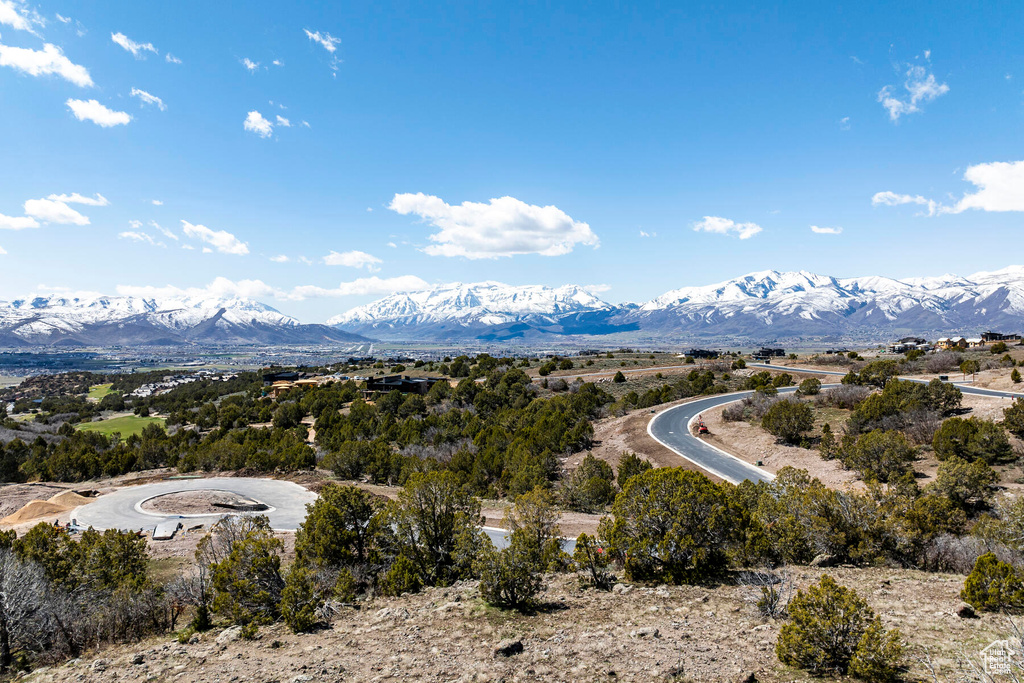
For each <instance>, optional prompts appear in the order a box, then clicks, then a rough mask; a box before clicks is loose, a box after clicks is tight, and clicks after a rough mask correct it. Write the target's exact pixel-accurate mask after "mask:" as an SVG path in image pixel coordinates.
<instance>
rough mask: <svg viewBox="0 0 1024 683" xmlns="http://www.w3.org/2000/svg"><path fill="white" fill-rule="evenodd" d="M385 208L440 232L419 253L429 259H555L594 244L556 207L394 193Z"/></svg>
mask: <svg viewBox="0 0 1024 683" xmlns="http://www.w3.org/2000/svg"><path fill="white" fill-rule="evenodd" d="M388 208H389V209H391V210H392V211H395V212H397V213H399V214H401V215H403V216H406V215H409V214H415V215H417V216H419V217H420V218H422V219H424V220H425V221H428V222H429V223H430V224H431V225H433V226H434V227H436V228H439V229H440V230H439V231H438V232H436V233H434V234H432V235H430V240H431V241H432V242H436V243H437V244H432V245H430V246H427V247H424V248H423V250H422V251H423V252H425V253H427V254H430V255H432V256H465V257H466V258H469V259H483V258H500V257H503V256H513V255H516V254H540V255H541V256H560V255H562V254H568V253H569V252H571V251H572V250H573V248H574V247H575V246H576V245H577V244H586V245H590V246H593V247H595V248H596V247H597V246H598V245H599V241H598V238H597V235H595V234H594V233H593V231H591V229H590V226H589V225H587V224H586V223H583V222H580V221H575V220H573V219H572V217H570V216H569V215H568V214H566V213H565V212H564V211H562V210H561V209H559V208H558V207H556V206H535V205H532V204H527V203H525V202H522V201H520V200H518V199H516V198H514V197H501V198H498V199H491V200H490V203H488V204H484V203H482V202H463V203H462V204H459V205H457V206H452V205H450V204H447V203H445V202H444V200H442V199H441V198H440V197H434V196H431V195H426V194H423V193H422V192H418V193H416V194H396V195H395V197H394V199H392V200H391V203H390V204H389V205H388Z"/></svg>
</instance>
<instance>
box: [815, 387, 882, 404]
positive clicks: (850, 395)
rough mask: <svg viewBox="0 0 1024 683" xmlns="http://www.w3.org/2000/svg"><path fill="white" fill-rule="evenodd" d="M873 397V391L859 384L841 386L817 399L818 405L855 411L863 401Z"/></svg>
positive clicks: (819, 395)
mask: <svg viewBox="0 0 1024 683" xmlns="http://www.w3.org/2000/svg"><path fill="white" fill-rule="evenodd" d="M870 395H871V389H869V388H867V387H862V386H860V385H859V384H841V385H839V386H838V387H832V388H831V389H827V390H825V391H823V392H821V393H820V394H818V397H817V398H816V399H815V400H816V401H817V403H818V405H824V406H833V407H836V408H845V409H846V410H853V409H854V408H856V407H857V405H858V404H860V402H861V401H863V400H864V399H866V398H867V397H868V396H870Z"/></svg>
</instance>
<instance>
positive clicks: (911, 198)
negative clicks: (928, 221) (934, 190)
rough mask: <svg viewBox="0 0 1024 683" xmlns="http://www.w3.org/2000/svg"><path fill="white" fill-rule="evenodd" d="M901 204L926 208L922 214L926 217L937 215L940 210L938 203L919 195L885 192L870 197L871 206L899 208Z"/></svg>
mask: <svg viewBox="0 0 1024 683" xmlns="http://www.w3.org/2000/svg"><path fill="white" fill-rule="evenodd" d="M903 204H917V205H920V206H924V207H926V211H925V212H923V214H922V215H926V216H935V215H938V213H939V209H940V208H941V207H940V205H939V203H938V202H936V201H933V200H931V199H927V198H925V197H922V196H921V195H909V194H897V193H895V192H889V191H888V190H886V191H885V192H876V193H875V194H874V196H872V197H871V205H872V206H901V205H903Z"/></svg>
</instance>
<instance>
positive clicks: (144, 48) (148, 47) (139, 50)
mask: <svg viewBox="0 0 1024 683" xmlns="http://www.w3.org/2000/svg"><path fill="white" fill-rule="evenodd" d="M110 39H111V40H112V41H114V42H115V43H117V44H118V45H120V46H121V47H123V48H124V49H125V50H127V51H128V52H131V53H132V56H134V57H135V58H144V57H145V56H146V55H144V54H143V53H144V52H152V53H153V54H160V53H159V52H158V51H157V49H156V48H155V47H153V43H136V42H135V41H134V40H132V39H131V38H129V37H128V36H126V35H125V34H123V33H120V32H118V33H111V34H110Z"/></svg>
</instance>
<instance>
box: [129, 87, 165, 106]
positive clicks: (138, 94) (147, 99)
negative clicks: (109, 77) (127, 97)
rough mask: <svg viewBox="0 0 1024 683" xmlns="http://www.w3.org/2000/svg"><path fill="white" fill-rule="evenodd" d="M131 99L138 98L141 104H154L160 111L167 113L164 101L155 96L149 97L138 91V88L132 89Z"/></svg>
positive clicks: (146, 93)
mask: <svg viewBox="0 0 1024 683" xmlns="http://www.w3.org/2000/svg"><path fill="white" fill-rule="evenodd" d="M131 96H132V97H138V98H139V100H141V101H142V103H143V104H155V105H156V106H157V107H158V108H159V109H160V111H167V106H166V105H165V104H164V101H163V100H162V99H160V98H159V97H157V96H156V95H151V94H150V93H148V92H146V91H145V90H139V89H138V88H132V95H131Z"/></svg>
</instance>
